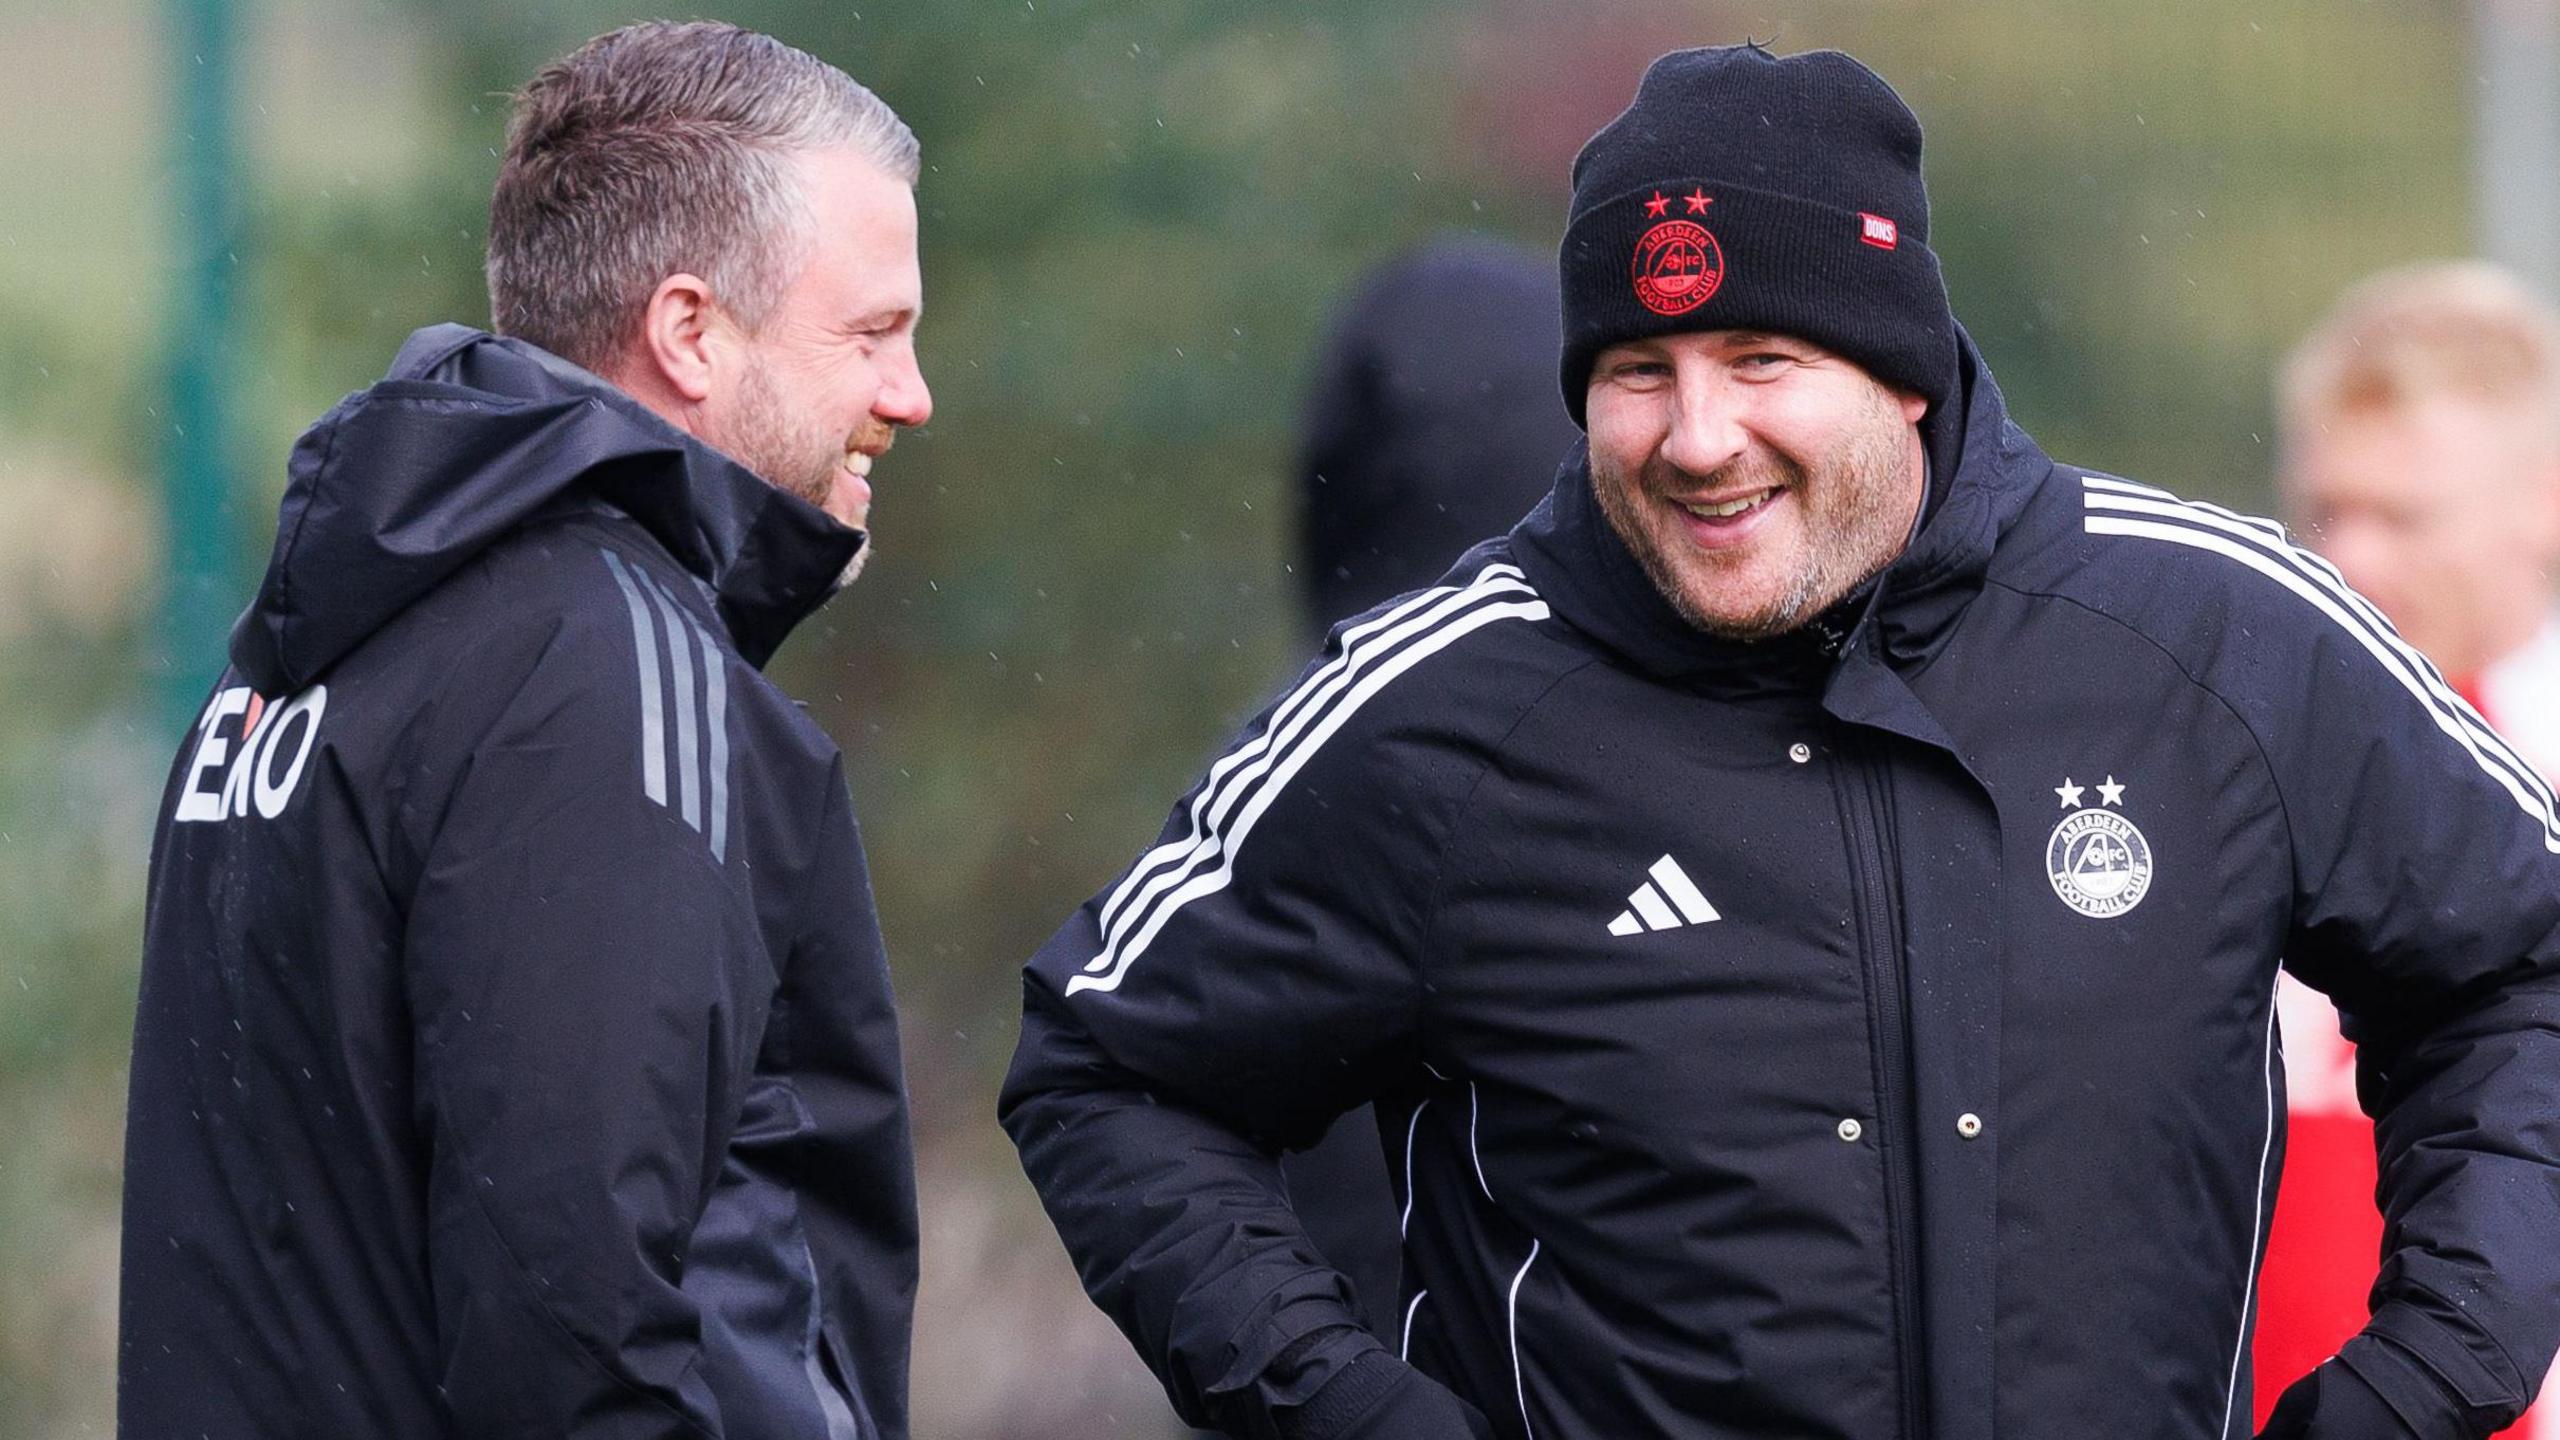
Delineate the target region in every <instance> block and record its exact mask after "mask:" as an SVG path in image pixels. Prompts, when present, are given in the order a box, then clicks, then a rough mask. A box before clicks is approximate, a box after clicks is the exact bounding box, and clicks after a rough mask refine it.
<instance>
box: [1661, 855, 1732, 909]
mask: <svg viewBox="0 0 2560 1440" xmlns="http://www.w3.org/2000/svg"><path fill="white" fill-rule="evenodd" d="M1645 873H1646V874H1648V875H1650V876H1652V877H1653V883H1654V884H1656V885H1659V886H1661V887H1662V893H1663V894H1665V895H1668V896H1670V897H1671V903H1672V904H1674V905H1677V906H1679V907H1680V918H1681V919H1683V920H1686V921H1688V922H1689V923H1690V924H1692V925H1704V924H1706V923H1707V922H1708V921H1710V920H1714V919H1717V918H1719V917H1718V916H1717V914H1716V907H1714V906H1713V905H1710V904H1708V903H1707V897H1706V896H1704V895H1701V894H1699V893H1698V887H1697V886H1696V885H1693V884H1691V883H1690V881H1689V872H1688V871H1686V870H1683V869H1681V868H1680V862H1679V861H1677V860H1674V859H1672V858H1671V857H1670V856H1668V855H1665V856H1663V857H1662V858H1661V859H1659V860H1656V861H1654V862H1653V868H1652V869H1650V870H1647V871H1646V872H1645Z"/></svg>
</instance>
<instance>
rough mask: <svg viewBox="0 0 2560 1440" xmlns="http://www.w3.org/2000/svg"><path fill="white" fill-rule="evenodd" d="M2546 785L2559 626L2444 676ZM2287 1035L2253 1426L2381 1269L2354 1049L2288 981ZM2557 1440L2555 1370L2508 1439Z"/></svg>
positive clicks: (2558, 715) (2281, 1019) (2351, 1328)
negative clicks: (2278, 1183) (2279, 1175)
mask: <svg viewBox="0 0 2560 1440" xmlns="http://www.w3.org/2000/svg"><path fill="white" fill-rule="evenodd" d="M2446 678H2447V680H2449V681H2450V682H2451V683H2452V685H2453V687H2454V688H2455V689H2456V690H2458V691H2460V692H2461V694H2462V697H2463V698H2464V699H2466V700H2468V701H2470V702H2471V704H2472V706H2473V708H2475V709H2477V710H2479V711H2480V713H2481V715H2482V716H2484V717H2485V718H2486V719H2487V720H2488V721H2489V723H2490V724H2491V725H2493V726H2495V727H2496V728H2497V730H2498V732H2499V733H2500V734H2502V735H2504V736H2506V737H2507V740H2508V742H2509V743H2510V744H2512V745H2514V746H2515V748H2516V751H2517V753H2519V754H2521V755H2522V756H2523V757H2524V758H2525V759H2526V760H2527V761H2528V762H2530V763H2531V764H2532V765H2533V767H2534V768H2535V769H2536V770H2539V771H2541V772H2542V775H2543V778H2544V779H2546V780H2553V781H2555V782H2560V616H2555V617H2554V618H2553V619H2551V620H2549V621H2546V622H2545V623H2544V625H2543V627H2542V629H2541V630H2540V631H2539V632H2538V633H2536V634H2535V636H2534V637H2533V639H2532V640H2531V641H2529V642H2527V643H2526V644H2525V646H2524V647H2523V648H2522V649H2520V650H2517V651H2516V652H2514V653H2513V654H2511V655H2508V656H2507V657H2506V658H2505V659H2503V660H2500V661H2498V662H2497V663H2496V664H2494V665H2491V666H2490V667H2489V668H2488V669H2487V670H2485V671H2483V672H2482V673H2480V674H2479V675H2476V676H2465V675H2453V676H2447V677H2446ZM2276 1017H2277V1023H2278V1024H2279V1025H2281V1026H2282V1027H2283V1030H2284V1079H2285V1092H2286V1097H2287V1099H2286V1110H2285V1124H2286V1140H2285V1162H2284V1182H2283V1185H2282V1187H2281V1188H2280V1189H2279V1190H2278V1191H2277V1193H2276V1214H2275V1222H2274V1226H2273V1228H2272V1229H2271V1230H2270V1231H2269V1232H2268V1236H2267V1257H2266V1263H2265V1265H2264V1267H2263V1269H2262V1270H2261V1272H2260V1274H2259V1278H2258V1331H2257V1338H2256V1340H2255V1341H2254V1343H2253V1345H2252V1348H2251V1354H2252V1357H2253V1358H2254V1360H2255V1362H2256V1370H2257V1420H2256V1423H2257V1424H2258V1425H2259V1426H2264V1425H2265V1424H2266V1421H2267V1414H2268V1412H2269V1411H2271V1410H2273V1409H2274V1408H2275V1403H2276V1398H2277V1397H2278V1396H2280V1395H2282V1394H2283V1393H2284V1389H2285V1387H2286V1386H2288V1385H2290V1384H2292V1383H2293V1382H2294V1381H2295V1380H2298V1379H2300V1378H2301V1377H2302V1376H2303V1375H2305V1374H2307V1373H2309V1372H2310V1370H2311V1369H2312V1367H2314V1366H2316V1365H2318V1364H2319V1363H2320V1362H2321V1361H2323V1360H2326V1359H2328V1358H2329V1357H2330V1356H2331V1355H2333V1354H2335V1353H2337V1349H2338V1347H2339V1346H2340V1345H2341V1344H2343V1343H2345V1341H2346V1339H2347V1337H2348V1336H2350V1335H2353V1334H2355V1333H2356V1332H2357V1331H2359V1330H2361V1329H2363V1328H2364V1323H2365V1319H2366V1309H2365V1292H2366V1291H2367V1290H2369V1289H2370V1288H2372V1285H2373V1277H2374V1272H2375V1270H2376V1269H2377V1268H2378V1267H2379V1265H2380V1263H2381V1253H2382V1216H2381V1214H2380V1213H2379V1212H2377V1211H2376V1210H2375V1209H2374V1205H2373V1186H2374V1159H2373V1122H2372V1121H2371V1120H2369V1119H2367V1118H2366V1117H2365V1114H2364V1111H2363V1110H2362V1109H2361V1108H2360V1107H2358V1105H2357V1104H2356V1064H2355V1047H2354V1046H2352V1045H2350V1044H2348V1043H2347V1041H2346V1039H2345V1037H2343V1036H2341V1035H2340V1034H2339V1033H2338V1012H2337V1011H2336V1010H2335V1009H2333V1008H2331V1007H2330V1004H2329V1002H2328V1000H2327V999H2326V998H2325V997H2323V996H2322V995H2321V994H2320V993H2319V992H2318V991H2315V990H2313V989H2311V988H2310V987H2309V986H2307V985H2304V984H2303V983H2302V982H2300V981H2298V980H2296V979H2294V978H2293V977H2292V976H2291V975H2287V976H2285V977H2283V979H2282V980H2280V981H2279V982H2278V983H2277V987H2276ZM2504 1433H2506V1434H2507V1435H2510V1436H2516V1437H2521V1440H2560V1366H2555V1367H2554V1369H2553V1372H2552V1378H2551V1379H2550V1380H2547V1381H2545V1382H2544V1387H2543V1398H2542V1399H2541V1400H2540V1401H2538V1402H2537V1403H2536V1404H2535V1405H2534V1407H2533V1408H2532V1409H2531V1410H2528V1411H2526V1412H2525V1416H2524V1418H2523V1419H2522V1420H2519V1421H2518V1422H2516V1424H2515V1426H2514V1427H2513V1428H2511V1429H2509V1430H2507V1431H2506V1432H2504Z"/></svg>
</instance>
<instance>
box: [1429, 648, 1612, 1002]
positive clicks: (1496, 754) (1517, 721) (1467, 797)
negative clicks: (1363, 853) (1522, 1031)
mask: <svg viewBox="0 0 2560 1440" xmlns="http://www.w3.org/2000/svg"><path fill="white" fill-rule="evenodd" d="M1601 658H1602V657H1601V656H1600V655H1599V654H1597V653H1588V654H1585V655H1583V656H1581V657H1580V658H1579V659H1577V660H1575V661H1574V662H1573V663H1572V664H1571V665H1568V666H1566V667H1565V668H1564V669H1563V670H1562V671H1560V672H1559V673H1558V674H1557V675H1556V676H1555V677H1554V678H1553V679H1551V680H1549V681H1548V682H1547V683H1546V685H1545V686H1544V687H1543V688H1541V689H1540V690H1539V691H1538V693H1537V694H1536V695H1535V696H1533V697H1532V698H1531V699H1530V701H1529V703H1528V704H1526V705H1523V706H1521V707H1520V713H1519V714H1517V715H1514V716H1512V717H1511V723H1510V724H1509V725H1508V726H1506V727H1504V729H1503V732H1502V738H1500V739H1499V740H1496V741H1494V742H1493V746H1492V748H1491V749H1489V750H1487V751H1486V752H1485V756H1484V759H1483V760H1482V761H1481V762H1479V763H1478V764H1477V766H1476V773H1475V775H1474V777H1473V778H1472V779H1470V780H1469V781H1468V782H1467V789H1466V793H1465V794H1463V795H1461V796H1459V797H1458V804H1457V808H1456V809H1454V810H1451V811H1450V812H1449V823H1448V828H1447V829H1446V830H1445V831H1444V832H1443V833H1442V835H1441V837H1440V844H1439V846H1438V848H1437V849H1436V850H1435V851H1434V853H1433V854H1432V857H1431V882H1430V885H1429V887H1428V889H1427V890H1426V892H1425V895H1424V898H1423V900H1422V901H1421V902H1420V903H1419V904H1418V905H1417V906H1416V907H1415V909H1416V921H1417V927H1418V928H1417V931H1416V934H1415V937H1414V943H1415V952H1414V969H1415V971H1416V973H1417V974H1419V973H1422V972H1424V971H1427V970H1428V969H1429V967H1430V964H1431V956H1432V950H1433V939H1434V937H1435V936H1436V935H1437V934H1438V932H1439V927H1440V901H1441V893H1442V891H1443V889H1444V888H1445V887H1446V885H1447V883H1448V876H1449V855H1450V852H1451V851H1453V850H1455V849H1456V848H1457V845H1458V839H1459V837H1460V836H1461V835H1463V834H1464V833H1465V832H1466V825H1465V821H1466V818H1467V815H1468V813H1469V812H1471V811H1472V810H1474V809H1475V803H1476V793H1477V792H1478V791H1480V790H1482V789H1483V788H1484V782H1485V777H1487V776H1489V775H1491V774H1492V773H1493V769H1494V766H1495V765H1496V764H1498V763H1500V761H1501V759H1502V757H1503V754H1504V752H1506V751H1508V750H1509V749H1510V748H1511V739H1512V737H1513V736H1515V735H1517V734H1519V733H1520V727H1521V726H1523V725H1526V724H1528V723H1529V717H1530V716H1532V715H1535V714H1536V713H1538V711H1539V709H1540V708H1541V707H1543V706H1544V705H1545V704H1546V703H1547V699H1548V697H1550V696H1552V695H1554V694H1555V693H1556V690H1557V688H1558V687H1560V686H1562V685H1563V684H1564V682H1566V681H1567V680H1570V679H1572V678H1573V677H1574V676H1576V675H1579V674H1581V673H1582V672H1583V671H1585V670H1588V669H1590V668H1591V667H1592V666H1594V665H1597V664H1599V663H1601ZM1430 993H1431V987H1430V986H1429V985H1428V984H1424V985H1419V986H1416V987H1415V990H1414V1002H1413V1003H1414V1029H1413V1033H1414V1037H1415V1044H1416V1045H1417V1046H1419V1045H1420V1044H1421V1043H1422V1037H1423V1036H1424V1035H1425V1034H1426V1033H1427V1031H1428V1025H1427V1017H1426V1016H1425V1015H1424V1014H1423V1013H1422V1012H1423V999H1422V997H1424V996H1426V995H1428V994H1430Z"/></svg>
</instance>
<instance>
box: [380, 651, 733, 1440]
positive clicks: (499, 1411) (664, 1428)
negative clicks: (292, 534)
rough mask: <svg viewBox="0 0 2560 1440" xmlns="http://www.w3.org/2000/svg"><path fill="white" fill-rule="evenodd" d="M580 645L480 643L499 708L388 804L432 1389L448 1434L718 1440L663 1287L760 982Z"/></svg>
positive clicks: (630, 722) (622, 659)
mask: <svg viewBox="0 0 2560 1440" xmlns="http://www.w3.org/2000/svg"><path fill="white" fill-rule="evenodd" d="M606 618H608V619H610V618H612V617H610V616H608V617H606ZM581 625H582V621H581V619H580V618H579V617H575V616H573V617H571V618H570V619H569V620H567V621H565V622H563V623H562V624H560V625H559V626H557V627H555V628H552V629H550V630H549V631H547V632H546V633H544V634H541V635H537V636H534V637H531V639H530V640H529V641H526V642H524V644H525V646H526V648H528V649H530V650H531V652H532V653H530V654H524V653H509V651H510V649H511V648H512V647H513V646H514V645H515V644H516V643H517V642H515V641H514V639H513V638H512V637H507V636H501V637H494V638H493V640H492V642H491V643H490V645H489V646H488V647H487V649H488V652H494V653H484V655H483V657H482V660H483V661H485V662H486V668H483V669H481V670H480V674H481V676H482V677H483V683H497V684H501V685H503V684H505V683H506V682H504V681H498V682H490V681H488V679H487V677H488V676H490V675H492V674H500V675H504V674H513V675H516V676H518V677H519V678H518V679H517V680H516V681H515V682H514V688H513V690H512V693H510V694H508V695H507V696H506V697H505V698H504V699H503V700H502V701H500V702H498V704H497V706H496V707H495V714H494V718H492V719H490V720H488V722H487V723H486V724H485V726H484V725H482V724H481V722H480V720H479V718H478V717H475V718H474V720H473V723H472V728H473V730H474V732H475V733H474V734H472V735H471V736H470V737H469V738H468V739H466V740H461V741H457V742H450V743H449V744H448V746H447V747H445V748H447V749H448V752H449V753H448V754H447V755H446V756H445V757H444V758H443V759H442V760H441V761H439V760H438V759H437V758H436V757H434V756H432V755H431V756H429V757H427V759H426V761H425V762H424V763H425V764H429V765H437V766H439V767H445V766H449V767H451V771H452V774H451V777H450V779H451V784H450V788H449V789H446V788H441V787H438V788H437V789H436V793H435V798H434V800H433V801H432V802H426V801H421V800H417V799H413V800H412V801H410V802H409V803H411V804H425V803H432V804H434V805H435V806H436V807H437V810H436V813H435V814H433V815H432V816H426V817H422V823H423V824H424V825H425V826H426V827H427V828H428V830H429V832H430V833H429V834H428V835H427V836H426V837H425V838H424V842H423V847H424V859H423V864H422V867H421V871H420V874H419V878H418V882H417V885H416V889H415V892H414V895H413V896H412V897H411V900H410V903H409V906H408V923H407V931H406V937H405V953H404V955H403V956H402V957H401V963H402V964H403V965H404V968H405V972H406V975H407V982H408V999H409V1004H410V1007H411V1012H412V1021H413V1025H414V1032H413V1033H414V1037H415V1039H414V1063H415V1067H416V1071H415V1073H416V1095H417V1102H416V1103H417V1110H418V1113H417V1125H418V1129H419V1131H420V1132H421V1134H422V1136H423V1138H424V1143H425V1144H426V1145H427V1147H428V1148H429V1150H430V1152H431V1154H432V1157H433V1160H432V1168H431V1172H430V1176H429V1188H428V1193H427V1196H426V1203H427V1235H428V1252H427V1255H426V1257H425V1258H426V1263H427V1269H428V1275H429V1281H430V1284H431V1287H432V1300H433V1304H434V1308H435V1313H436V1319H437V1330H438V1338H439V1341H440V1344H441V1347H442V1352H443V1353H442V1356H441V1359H442V1374H441V1376H440V1377H439V1378H440V1380H441V1382H442V1385H443V1387H444V1390H445V1393H446V1396H447V1399H448V1402H449V1405H450V1410H451V1415H452V1419H453V1424H454V1428H455V1431H456V1433H459V1434H469V1435H474V1436H517V1435H523V1436H533V1435H545V1436H558V1435H575V1436H580V1437H590V1436H615V1437H622V1436H632V1437H640V1436H647V1437H674V1436H716V1435H718V1434H720V1433H721V1424H720V1419H719V1415H718V1412H717V1408H716V1402H715V1401H714V1399H713V1398H712V1395H711V1393H710V1390H709V1388H708V1387H707V1386H706V1385H705V1383H704V1381H703V1379H702V1376H701V1375H700V1373H699V1364H700V1350H701V1316H700V1314H699V1313H698V1311H697V1308H696V1306H695V1304H694V1303H693V1302H692V1301H691V1300H690V1299H689V1298H688V1297H687V1296H686V1295H685V1293H684V1291H683V1290H682V1289H681V1287H680V1281H681V1278H682V1274H683V1271H684V1266H685V1260H686V1254H687V1248H688V1246H689V1244H690V1241H691V1238H692V1230H693V1226H694V1224H695V1222H696V1220H697V1218H698V1217H699V1216H700V1214H701V1211H702V1207H703V1205H704V1203H705V1201H706V1200H707V1198H708V1197H709V1194H710V1191H711V1187H712V1184H713V1182H714V1180H715V1179H716V1178H717V1176H718V1174H719V1171H720V1166H721V1160H722V1156H723V1153H724V1151H725V1150H726V1148H727V1146H728V1142H729V1136H730V1130H731V1127H732V1126H733V1125H734V1124H735V1123H736V1117H737V1113H738V1108H739V1103H740V1099H741V1095H742V1093H743V1088H744V1086H745V1083H746V1080H747V1076H748V1073H749V1070H750V1067H751V1066H752V1064H753V1062H754V1058H755V1054H756V1050H757V1037H758V1035H759V1034H760V1032H761V1030H762V1028H763V1025H764V1020H765V1013H766V1009H767V1006H768V1003H769V996H770V993H771V990H772V985H773V974H772V971H771V968H770V965H769V963H768V961H767V960H766V959H765V957H764V952H763V947H762V944H761V941H760V938H759V936H758V935H757V933H756V931H755V927H754V924H753V919H752V914H751V912H750V909H749V907H748V905H747V903H746V901H745V899H744V891H743V881H737V882H734V883H733V877H732V876H731V875H730V874H729V871H728V868H727V867H725V866H724V865H723V864H722V863H721V862H720V861H718V860H716V859H715V858H714V857H713V855H712V853H711V850H710V847H709V845H708V844H707V843H706V840H705V837H704V834H703V832H702V831H701V830H699V829H696V828H694V827H692V826H689V825H687V824H686V823H685V822H684V821H683V819H682V818H681V817H680V816H679V815H678V814H677V813H676V811H675V810H674V809H673V808H671V807H670V806H668V805H662V804H659V803H656V802H653V801H652V800H651V799H650V798H649V797H648V796H647V795H646V794H644V793H643V782H642V771H641V760H640V745H641V734H642V730H641V718H640V704H639V700H638V698H637V686H636V683H635V677H634V673H633V659H634V651H633V642H632V638H631V636H630V634H629V632H628V631H627V630H625V631H623V632H621V633H619V634H616V633H615V632H614V631H613V630H612V629H610V628H607V627H603V626H597V625H593V624H588V625H587V626H586V628H583V629H582V628H581ZM528 628H530V627H528ZM475 663H479V662H475ZM733 858H734V857H733Z"/></svg>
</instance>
